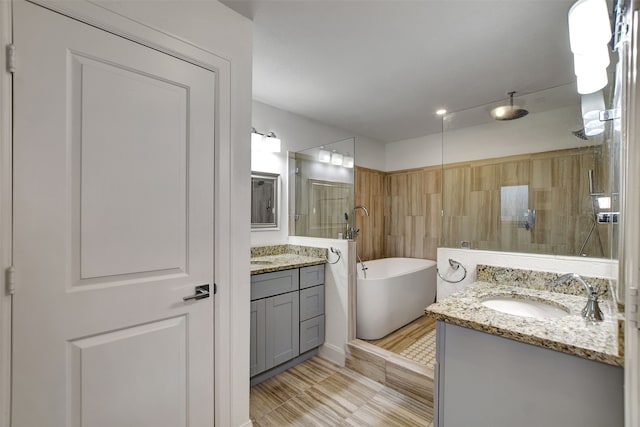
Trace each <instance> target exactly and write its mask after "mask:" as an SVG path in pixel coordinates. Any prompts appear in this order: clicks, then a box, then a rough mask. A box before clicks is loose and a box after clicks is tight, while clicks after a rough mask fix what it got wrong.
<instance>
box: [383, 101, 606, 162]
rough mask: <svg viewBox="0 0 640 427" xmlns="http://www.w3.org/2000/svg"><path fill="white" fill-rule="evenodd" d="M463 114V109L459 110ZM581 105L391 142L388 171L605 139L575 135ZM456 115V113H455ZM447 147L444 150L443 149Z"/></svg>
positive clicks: (579, 144)
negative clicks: (584, 138) (578, 108)
mask: <svg viewBox="0 0 640 427" xmlns="http://www.w3.org/2000/svg"><path fill="white" fill-rule="evenodd" d="M459 114H461V113H459ZM578 117H579V112H578V110H577V107H564V108H558V109H555V110H551V111H546V112H542V113H537V114H533V113H532V114H529V115H528V116H526V117H523V118H521V119H518V120H513V121H508V122H496V121H494V122H488V123H483V124H480V125H476V126H469V127H464V128H461V129H451V130H445V132H444V138H443V136H442V134H440V133H436V134H430V135H425V136H421V137H418V138H412V139H405V140H401V141H395V142H390V143H387V144H386V146H385V157H386V159H385V169H384V170H385V171H396V170H403V169H412V168H418V167H424V166H433V165H439V164H440V163H441V161H443V162H444V163H445V164H447V163H457V162H462V161H471V160H479V159H488V158H494V157H504V156H513V155H517V154H527V153H538V152H544V151H552V150H563V149H569V148H576V147H584V146H587V145H593V144H598V143H601V139H600V140H599V139H593V140H589V141H584V140H581V139H579V138H577V137H575V136H574V135H573V134H572V133H571V131H574V130H577V129H578V128H579V127H580V126H581V124H580V121H579V120H578V119H577V118H578ZM454 119H455V117H454ZM443 147H444V152H443Z"/></svg>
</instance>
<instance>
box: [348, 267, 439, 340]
mask: <svg viewBox="0 0 640 427" xmlns="http://www.w3.org/2000/svg"><path fill="white" fill-rule="evenodd" d="M364 265H365V266H366V267H367V278H366V279H365V278H364V276H363V274H362V266H361V264H360V263H358V264H357V265H356V267H357V272H358V276H357V277H358V280H357V287H356V289H357V295H356V299H357V303H356V310H357V313H356V336H357V337H358V338H360V339H365V340H376V339H379V338H382V337H384V336H385V335H387V334H388V333H389V332H393V331H395V330H396V329H398V328H400V327H402V326H404V325H406V324H407V323H409V322H411V321H413V320H415V319H417V318H418V317H420V316H422V315H423V314H424V309H425V307H427V306H428V305H429V304H432V303H433V302H434V301H435V299H436V262H435V261H431V260H428V259H417V258H383V259H377V260H373V261H366V262H365V263H364Z"/></svg>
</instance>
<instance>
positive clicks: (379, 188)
mask: <svg viewBox="0 0 640 427" xmlns="http://www.w3.org/2000/svg"><path fill="white" fill-rule="evenodd" d="M385 175H386V174H385V173H384V172H381V171H377V170H373V169H366V168H362V167H356V171H355V181H356V196H355V201H356V202H355V203H356V206H358V205H362V206H366V208H367V209H368V210H369V217H365V216H364V214H363V212H362V211H361V210H358V211H356V228H359V229H360V234H359V235H358V240H357V244H358V246H357V250H358V255H360V257H361V258H362V259H363V260H364V261H366V260H370V259H379V258H384V255H385V253H384V247H385V243H384V236H385V235H384V225H385V223H384V222H385V210H384V206H385V189H384V179H385ZM349 215H351V212H350V213H349Z"/></svg>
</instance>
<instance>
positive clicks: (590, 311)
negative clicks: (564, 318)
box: [553, 273, 604, 322]
mask: <svg viewBox="0 0 640 427" xmlns="http://www.w3.org/2000/svg"><path fill="white" fill-rule="evenodd" d="M571 279H575V280H577V281H578V282H580V283H582V285H583V286H584V288H585V289H586V291H587V295H588V296H587V305H585V306H584V308H583V309H582V317H584V318H585V319H587V320H592V321H595V322H601V321H602V320H603V319H604V315H603V314H602V310H600V306H599V305H598V290H597V289H596V288H594V287H593V286H591V285H590V284H589V283H587V281H586V280H584V279H583V278H582V276H580V275H579V274H577V273H567V274H565V275H562V276H560V277H558V278H556V279H555V280H554V281H553V283H554V284H556V285H559V284H561V283H564V282H567V281H569V280H571Z"/></svg>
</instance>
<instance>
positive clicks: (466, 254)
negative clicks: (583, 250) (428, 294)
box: [436, 248, 618, 301]
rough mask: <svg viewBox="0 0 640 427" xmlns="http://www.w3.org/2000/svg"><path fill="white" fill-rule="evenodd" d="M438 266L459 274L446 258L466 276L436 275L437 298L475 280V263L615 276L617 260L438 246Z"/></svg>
mask: <svg viewBox="0 0 640 427" xmlns="http://www.w3.org/2000/svg"><path fill="white" fill-rule="evenodd" d="M437 258H438V270H439V271H440V274H441V275H442V276H444V277H446V278H448V279H451V280H459V279H460V278H461V277H462V274H463V273H462V272H461V271H460V270H458V271H453V270H452V269H451V267H450V266H449V258H452V259H454V260H456V261H458V262H460V263H461V264H462V265H463V266H464V267H465V268H466V269H467V277H466V278H465V279H464V280H463V281H461V282H460V283H455V284H453V283H447V282H445V281H444V280H442V279H441V278H440V277H438V293H437V298H436V299H437V300H438V301H440V300H442V299H443V298H446V297H448V296H449V295H451V294H452V293H454V292H457V291H459V290H462V289H464V288H466V287H467V286H469V285H470V284H472V283H473V282H475V281H476V267H477V265H478V264H483V265H492V266H500V267H508V268H517V269H521V270H533V271H548V272H551V273H558V274H564V273H578V274H580V275H584V276H587V277H601V278H605V279H611V280H617V279H618V262H617V261H615V260H609V259H602V258H580V257H570V256H556V255H542V254H521V253H515V252H495V251H481V250H476V249H453V248H438V255H437Z"/></svg>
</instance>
